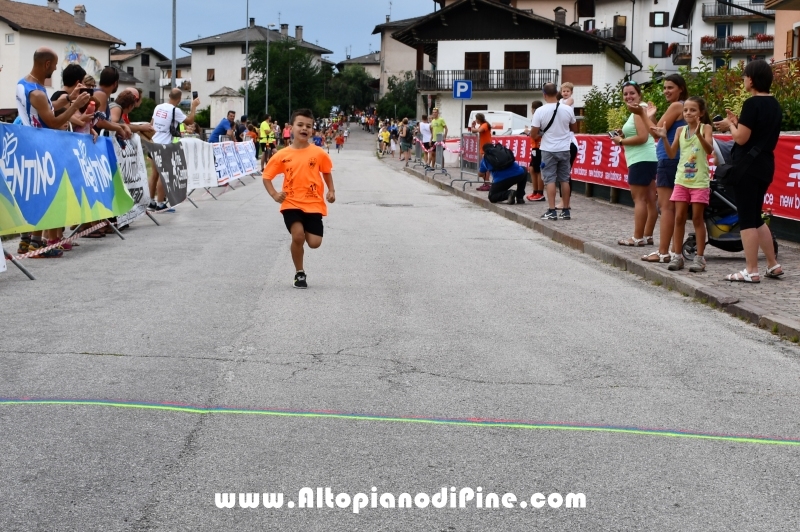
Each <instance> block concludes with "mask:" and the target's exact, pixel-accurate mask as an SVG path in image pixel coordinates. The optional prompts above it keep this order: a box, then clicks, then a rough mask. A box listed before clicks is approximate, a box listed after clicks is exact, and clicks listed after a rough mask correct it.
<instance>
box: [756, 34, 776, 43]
mask: <svg viewBox="0 0 800 532" xmlns="http://www.w3.org/2000/svg"><path fill="white" fill-rule="evenodd" d="M774 40H775V36H774V35H767V34H765V33H759V34H758V35H756V41H758V42H772V41H774Z"/></svg>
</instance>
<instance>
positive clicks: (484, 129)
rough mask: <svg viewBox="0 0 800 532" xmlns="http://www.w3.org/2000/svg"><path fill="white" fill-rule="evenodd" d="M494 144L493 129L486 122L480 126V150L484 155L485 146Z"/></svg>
mask: <svg viewBox="0 0 800 532" xmlns="http://www.w3.org/2000/svg"><path fill="white" fill-rule="evenodd" d="M490 142H492V129H491V128H490V127H489V124H488V123H486V122H484V123H483V124H481V125H479V126H478V149H479V150H480V152H481V155H483V145H484V144H489V143H490Z"/></svg>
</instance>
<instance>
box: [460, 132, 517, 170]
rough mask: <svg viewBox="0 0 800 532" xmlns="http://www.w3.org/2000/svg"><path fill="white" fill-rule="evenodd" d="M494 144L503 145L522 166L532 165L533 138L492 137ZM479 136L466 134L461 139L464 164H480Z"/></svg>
mask: <svg viewBox="0 0 800 532" xmlns="http://www.w3.org/2000/svg"><path fill="white" fill-rule="evenodd" d="M492 144H502V145H503V146H505V147H506V148H508V149H509V150H511V151H512V152H513V153H514V159H515V160H516V161H517V164H518V165H520V166H529V165H530V164H531V145H532V144H531V138H530V137H529V136H526V135H507V136H497V137H492ZM479 153H480V149H479V147H478V135H476V134H474V133H465V134H464V135H462V137H461V157H462V159H463V160H464V162H468V163H476V164H477V163H480V161H479V160H478V154H479Z"/></svg>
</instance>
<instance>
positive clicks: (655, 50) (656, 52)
mask: <svg viewBox="0 0 800 532" xmlns="http://www.w3.org/2000/svg"><path fill="white" fill-rule="evenodd" d="M648 55H649V56H650V57H656V58H658V57H667V43H665V42H651V43H650V53H649V54H648Z"/></svg>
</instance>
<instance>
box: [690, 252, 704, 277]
mask: <svg viewBox="0 0 800 532" xmlns="http://www.w3.org/2000/svg"><path fill="white" fill-rule="evenodd" d="M705 270H706V259H705V257H701V256H700V255H696V256H695V257H694V260H693V261H692V265H691V266H689V271H690V272H692V273H699V272H703V271H705Z"/></svg>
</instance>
